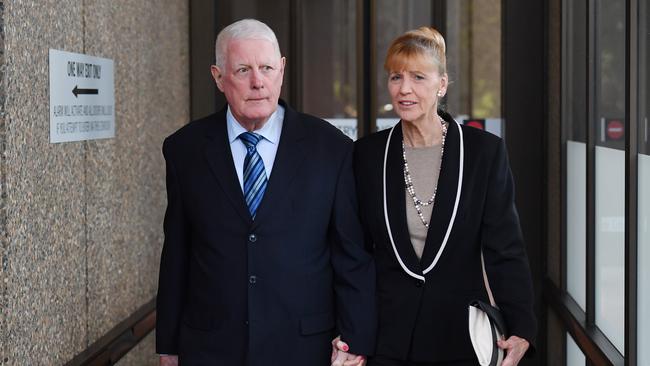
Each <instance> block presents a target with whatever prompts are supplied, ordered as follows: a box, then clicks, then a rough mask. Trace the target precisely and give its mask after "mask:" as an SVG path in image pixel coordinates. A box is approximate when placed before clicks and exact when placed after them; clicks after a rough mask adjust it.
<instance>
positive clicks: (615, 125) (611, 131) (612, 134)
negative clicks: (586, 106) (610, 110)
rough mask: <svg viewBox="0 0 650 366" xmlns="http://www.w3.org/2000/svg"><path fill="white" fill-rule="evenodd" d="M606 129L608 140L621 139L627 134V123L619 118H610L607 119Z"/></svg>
mask: <svg viewBox="0 0 650 366" xmlns="http://www.w3.org/2000/svg"><path fill="white" fill-rule="evenodd" d="M606 131H607V139H608V140H620V139H621V138H622V137H623V135H625V125H623V122H621V120H619V119H610V120H607V125H606Z"/></svg>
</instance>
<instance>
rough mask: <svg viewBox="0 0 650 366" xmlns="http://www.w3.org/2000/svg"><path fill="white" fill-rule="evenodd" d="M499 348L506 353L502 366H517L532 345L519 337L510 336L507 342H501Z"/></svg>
mask: <svg viewBox="0 0 650 366" xmlns="http://www.w3.org/2000/svg"><path fill="white" fill-rule="evenodd" d="M497 346H499V348H501V349H502V350H504V351H506V358H505V359H504V360H503V363H502V364H501V366H516V365H517V364H519V361H521V358H522V357H524V354H525V353H526V351H527V350H528V347H530V343H528V341H527V340H525V339H523V338H519V337H517V336H514V335H513V336H510V338H508V339H506V340H499V341H498V342H497Z"/></svg>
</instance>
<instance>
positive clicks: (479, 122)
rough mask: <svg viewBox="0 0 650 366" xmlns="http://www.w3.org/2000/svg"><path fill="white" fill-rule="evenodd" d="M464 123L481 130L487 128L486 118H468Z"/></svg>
mask: <svg viewBox="0 0 650 366" xmlns="http://www.w3.org/2000/svg"><path fill="white" fill-rule="evenodd" d="M463 124H464V125H466V126H470V127H474V128H478V129H479V130H485V120H484V119H466V120H465V121H464V123H463Z"/></svg>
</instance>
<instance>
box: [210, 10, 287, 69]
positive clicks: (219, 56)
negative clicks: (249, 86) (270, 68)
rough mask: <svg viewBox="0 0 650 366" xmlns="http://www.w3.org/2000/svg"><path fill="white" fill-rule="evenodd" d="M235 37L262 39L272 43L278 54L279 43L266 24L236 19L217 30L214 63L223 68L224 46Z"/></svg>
mask: <svg viewBox="0 0 650 366" xmlns="http://www.w3.org/2000/svg"><path fill="white" fill-rule="evenodd" d="M235 39H263V40H266V41H269V42H271V43H273V47H274V48H275V50H276V51H277V54H278V57H281V55H280V45H279V44H278V39H277V38H276V37H275V33H273V30H272V29H271V28H269V26H268V25H266V24H264V23H262V22H260V21H259V20H256V19H242V20H238V21H236V22H234V23H232V24H230V25H229V26H227V27H225V28H224V29H222V30H221V32H219V35H218V36H217V41H216V42H215V44H214V56H215V64H216V65H217V67H219V68H220V69H223V67H224V66H225V63H226V47H227V46H228V43H229V42H230V41H232V40H235Z"/></svg>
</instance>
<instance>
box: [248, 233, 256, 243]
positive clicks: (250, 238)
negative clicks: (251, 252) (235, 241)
mask: <svg viewBox="0 0 650 366" xmlns="http://www.w3.org/2000/svg"><path fill="white" fill-rule="evenodd" d="M248 241H249V242H251V243H255V242H256V241H257V235H255V234H250V235H249V236H248Z"/></svg>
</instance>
